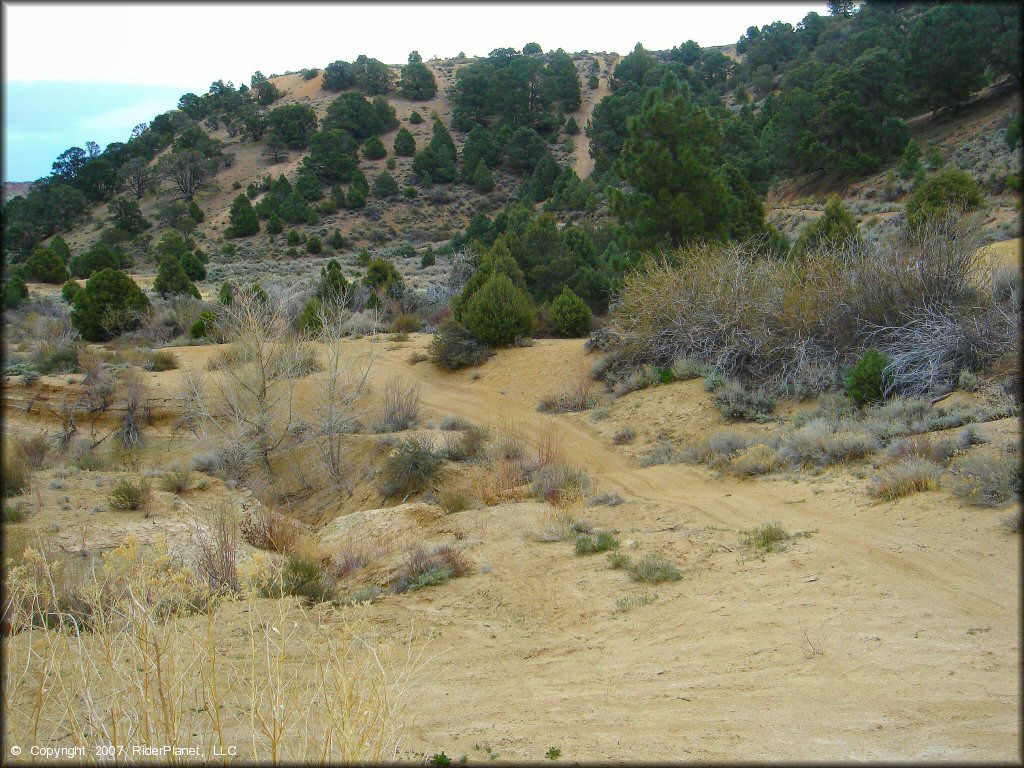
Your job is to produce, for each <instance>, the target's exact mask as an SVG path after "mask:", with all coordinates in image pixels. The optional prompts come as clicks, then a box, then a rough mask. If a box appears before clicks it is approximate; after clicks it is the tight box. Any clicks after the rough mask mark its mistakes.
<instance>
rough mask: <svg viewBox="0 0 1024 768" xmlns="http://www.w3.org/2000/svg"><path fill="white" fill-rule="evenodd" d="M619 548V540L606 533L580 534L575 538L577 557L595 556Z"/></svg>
mask: <svg viewBox="0 0 1024 768" xmlns="http://www.w3.org/2000/svg"><path fill="white" fill-rule="evenodd" d="M618 548H619V540H618V539H617V538H615V536H614V535H613V534H611V533H609V532H608V531H601V532H600V533H597V534H596V535H595V534H586V533H585V534H581V535H579V536H577V537H576V554H577V555H596V554H597V553H598V552H608V551H609V550H612V549H618Z"/></svg>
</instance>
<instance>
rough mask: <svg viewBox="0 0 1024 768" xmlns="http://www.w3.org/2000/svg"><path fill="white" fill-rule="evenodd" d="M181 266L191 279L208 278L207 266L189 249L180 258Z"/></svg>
mask: <svg viewBox="0 0 1024 768" xmlns="http://www.w3.org/2000/svg"><path fill="white" fill-rule="evenodd" d="M179 261H180V263H181V268H182V269H184V270H185V274H186V275H188V278H189V280H205V279H206V267H205V266H204V265H203V262H202V261H201V260H200V259H199V257H198V256H197V255H196V254H194V253H192V252H191V251H187V252H186V253H184V254H183V255H182V256H181V258H180V259H179Z"/></svg>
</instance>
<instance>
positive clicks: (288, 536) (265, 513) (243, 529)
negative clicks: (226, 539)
mask: <svg viewBox="0 0 1024 768" xmlns="http://www.w3.org/2000/svg"><path fill="white" fill-rule="evenodd" d="M238 530H239V533H240V534H241V536H242V538H243V539H244V540H245V541H246V542H247V543H248V544H250V545H251V546H254V547H256V548H257V549H263V550H267V551H270V552H280V553H281V554H288V553H290V552H293V551H295V549H296V547H297V546H298V543H299V540H300V538H301V537H302V528H301V526H300V525H299V524H298V523H297V522H295V521H294V520H292V519H291V518H290V517H288V516H286V515H282V514H281V513H280V512H277V511H276V510H273V509H268V508H267V507H265V506H263V505H259V506H255V507H251V508H249V509H248V510H246V512H245V513H244V514H243V515H242V516H241V518H240V520H239V523H238Z"/></svg>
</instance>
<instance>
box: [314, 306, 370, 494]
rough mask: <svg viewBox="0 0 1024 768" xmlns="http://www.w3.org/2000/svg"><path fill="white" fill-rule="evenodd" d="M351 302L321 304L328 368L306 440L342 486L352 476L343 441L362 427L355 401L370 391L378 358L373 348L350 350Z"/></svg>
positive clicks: (319, 380)
mask: <svg viewBox="0 0 1024 768" xmlns="http://www.w3.org/2000/svg"><path fill="white" fill-rule="evenodd" d="M347 303H348V302H347V300H346V298H345V297H344V296H341V297H339V298H338V301H336V302H326V303H323V304H321V305H320V307H319V308H318V310H317V322H318V325H319V331H318V333H317V335H316V341H317V342H319V343H320V344H321V345H322V350H323V355H324V365H323V367H322V370H321V371H320V373H319V375H318V376H316V378H315V380H314V381H315V386H316V396H315V400H314V407H313V413H312V416H311V419H310V423H309V428H308V430H307V432H306V438H305V439H306V441H307V442H312V444H313V445H314V447H315V450H316V452H317V455H318V456H319V458H320V462H321V464H322V466H323V467H324V469H325V470H326V472H327V475H328V477H330V478H331V480H332V482H334V483H335V484H336V485H339V486H341V485H344V483H345V480H346V477H347V475H348V468H347V466H346V462H345V453H344V450H343V446H342V439H343V436H344V435H345V434H347V433H350V432H352V431H354V430H355V428H356V427H357V425H358V419H357V418H356V415H355V408H354V406H355V402H356V400H357V399H358V398H359V396H360V395H361V394H362V393H363V392H364V391H365V390H366V386H367V379H368V377H369V375H370V371H371V370H372V368H373V363H374V358H375V355H376V351H375V349H374V347H373V346H372V345H371V348H370V351H369V352H368V353H367V354H366V355H365V356H358V355H356V354H355V353H352V352H351V351H350V348H349V347H346V345H345V342H344V336H345V326H346V323H347V322H348V319H349V313H348V312H347V310H345V309H344V308H345V306H346V305H347ZM375 332H376V331H374V333H375Z"/></svg>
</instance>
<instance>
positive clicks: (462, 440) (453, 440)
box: [444, 426, 490, 461]
mask: <svg viewBox="0 0 1024 768" xmlns="http://www.w3.org/2000/svg"><path fill="white" fill-rule="evenodd" d="M489 440H490V433H489V432H488V431H487V429H485V428H484V427H474V426H466V427H465V428H463V429H462V431H460V432H455V433H454V434H452V433H449V434H446V435H445V436H444V455H445V456H446V457H447V458H448V459H449V460H450V461H477V460H478V459H481V458H483V457H484V456H485V455H486V452H487V443H488V441H489Z"/></svg>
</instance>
